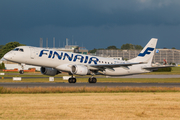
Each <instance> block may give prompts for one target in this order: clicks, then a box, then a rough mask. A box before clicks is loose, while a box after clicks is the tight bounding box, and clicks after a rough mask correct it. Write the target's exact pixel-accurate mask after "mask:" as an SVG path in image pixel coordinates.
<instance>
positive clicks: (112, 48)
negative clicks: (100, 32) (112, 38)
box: [106, 45, 118, 50]
mask: <svg viewBox="0 0 180 120" xmlns="http://www.w3.org/2000/svg"><path fill="white" fill-rule="evenodd" d="M106 49H107V50H117V49H118V48H117V47H116V46H114V45H112V46H109V47H107V48H106Z"/></svg>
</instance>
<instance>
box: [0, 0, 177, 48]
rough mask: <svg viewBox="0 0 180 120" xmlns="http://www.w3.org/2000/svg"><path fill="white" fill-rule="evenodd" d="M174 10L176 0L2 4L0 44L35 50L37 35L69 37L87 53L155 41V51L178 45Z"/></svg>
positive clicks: (36, 0)
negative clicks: (11, 43)
mask: <svg viewBox="0 0 180 120" xmlns="http://www.w3.org/2000/svg"><path fill="white" fill-rule="evenodd" d="M179 11H180V1H179V0H173V1H172V0H17V1H15V0H4V1H3V0H1V1H0V33H1V34H0V41H1V44H5V43H6V42H10V41H14V40H16V41H18V42H21V43H24V44H27V45H33V46H38V45H39V37H44V39H45V38H46V37H49V38H52V37H56V38H57V39H59V40H61V41H62V40H65V38H66V37H69V38H71V37H72V35H74V39H75V40H76V41H78V43H79V44H80V45H81V44H82V43H83V44H84V46H86V47H87V46H88V47H87V48H88V49H92V48H94V47H95V48H98V46H99V48H100V47H104V48H106V47H107V46H108V45H111V43H116V44H117V45H119V46H117V47H120V46H121V44H124V43H128V42H129V43H132V44H136V43H133V42H134V41H137V44H140V45H144V44H146V42H147V41H148V40H149V39H150V38H151V37H158V38H160V39H161V40H163V41H164V42H162V43H161V41H160V43H161V45H162V46H160V47H164V46H166V44H168V45H171V46H170V47H178V46H177V42H176V41H179V39H180V37H179V33H178V32H177V31H179V27H180V16H179ZM172 38H173V40H174V41H173V40H171V41H173V43H176V44H175V45H174V46H173V43H168V41H169V40H170V39H172ZM120 39H122V40H120ZM85 40H86V41H85ZM123 40H124V41H123ZM143 40H145V42H144V41H143ZM94 43H96V44H94ZM165 43H166V44H165ZM62 44H63V43H61V46H62Z"/></svg>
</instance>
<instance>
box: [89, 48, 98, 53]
mask: <svg viewBox="0 0 180 120" xmlns="http://www.w3.org/2000/svg"><path fill="white" fill-rule="evenodd" d="M96 51H97V49H96V48H94V49H93V50H89V53H96Z"/></svg>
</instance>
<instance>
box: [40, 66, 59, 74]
mask: <svg viewBox="0 0 180 120" xmlns="http://www.w3.org/2000/svg"><path fill="white" fill-rule="evenodd" d="M40 71H41V73H42V74H43V75H50V76H55V75H57V74H59V73H60V72H59V71H58V70H56V69H54V68H47V67H41V69H40Z"/></svg>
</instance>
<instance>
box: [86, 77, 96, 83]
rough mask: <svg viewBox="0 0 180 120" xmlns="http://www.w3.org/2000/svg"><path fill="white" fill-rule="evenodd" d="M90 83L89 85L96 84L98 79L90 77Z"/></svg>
mask: <svg viewBox="0 0 180 120" xmlns="http://www.w3.org/2000/svg"><path fill="white" fill-rule="evenodd" d="M88 82H89V83H96V82H97V79H96V78H95V77H90V78H89V79H88Z"/></svg>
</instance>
